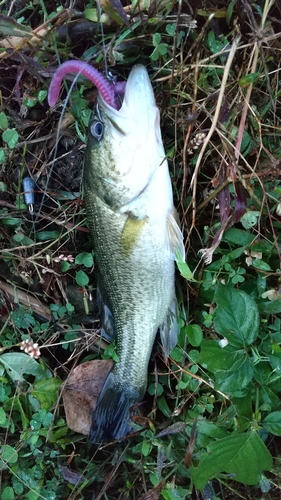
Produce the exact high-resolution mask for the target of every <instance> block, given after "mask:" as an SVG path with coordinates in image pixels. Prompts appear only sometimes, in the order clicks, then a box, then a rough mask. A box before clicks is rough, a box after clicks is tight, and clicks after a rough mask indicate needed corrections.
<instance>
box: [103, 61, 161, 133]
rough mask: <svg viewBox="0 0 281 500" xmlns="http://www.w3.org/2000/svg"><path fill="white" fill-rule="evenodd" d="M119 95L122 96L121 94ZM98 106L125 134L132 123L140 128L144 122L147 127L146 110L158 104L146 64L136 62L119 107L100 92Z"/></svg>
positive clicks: (114, 125) (116, 127) (115, 126)
mask: <svg viewBox="0 0 281 500" xmlns="http://www.w3.org/2000/svg"><path fill="white" fill-rule="evenodd" d="M119 96H120V98H121V94H120V95H119ZM119 96H118V97H119ZM98 106H99V107H100V108H101V109H102V110H103V111H104V113H105V114H106V116H107V118H108V119H109V121H110V122H111V124H112V125H113V127H114V128H115V129H117V130H118V131H119V132H121V133H122V134H124V135H126V134H127V131H129V130H131V128H132V124H135V125H137V127H138V128H139V127H140V126H141V125H142V123H143V126H144V127H145V126H146V125H145V123H146V122H147V120H148V119H149V117H148V116H147V113H146V112H145V111H146V110H149V109H151V108H152V107H155V106H156V105H155V97H154V92H153V89H152V86H151V82H150V79H149V76H148V73H147V70H146V68H145V66H143V65H141V64H136V65H135V66H133V68H132V69H131V71H130V74H129V77H128V80H127V83H126V88H125V94H124V97H123V101H122V103H121V105H120V107H119V109H115V108H113V107H112V106H110V104H108V103H107V102H106V101H105V100H104V99H103V98H102V96H101V95H100V94H98ZM129 127H130V129H129Z"/></svg>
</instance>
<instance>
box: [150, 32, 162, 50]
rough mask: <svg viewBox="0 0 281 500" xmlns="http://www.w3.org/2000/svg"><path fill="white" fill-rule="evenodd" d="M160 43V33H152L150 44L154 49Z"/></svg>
mask: <svg viewBox="0 0 281 500" xmlns="http://www.w3.org/2000/svg"><path fill="white" fill-rule="evenodd" d="M160 42H161V35H160V33H154V35H153V39H152V43H153V45H154V47H157V46H158V45H159V43H160Z"/></svg>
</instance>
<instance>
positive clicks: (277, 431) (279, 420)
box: [262, 411, 281, 436]
mask: <svg viewBox="0 0 281 500" xmlns="http://www.w3.org/2000/svg"><path fill="white" fill-rule="evenodd" d="M262 424H263V427H264V428H265V429H266V430H267V431H268V432H271V434H274V435H275V436H281V411H274V412H272V413H270V414H269V415H267V416H266V417H265V419H264V420H263V422H262Z"/></svg>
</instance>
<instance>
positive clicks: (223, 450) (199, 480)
mask: <svg viewBox="0 0 281 500" xmlns="http://www.w3.org/2000/svg"><path fill="white" fill-rule="evenodd" d="M271 467H272V457H271V455H270V453H269V451H268V449H267V448H266V446H265V444H264V442H263V441H262V439H261V438H260V437H259V435H258V434H257V433H256V432H255V431H251V432H249V433H247V434H238V435H235V434H233V435H230V436H228V437H226V438H223V439H219V440H217V441H214V442H212V443H211V444H210V445H209V446H208V447H207V453H203V454H202V455H201V457H200V459H199V465H198V467H191V468H190V475H191V477H192V479H193V481H194V484H195V486H196V488H198V489H200V490H202V489H203V488H204V486H205V485H206V484H207V482H208V481H209V480H210V479H212V478H214V477H217V476H218V474H220V473H221V472H227V473H228V474H231V475H232V476H233V479H234V480H235V481H238V482H240V483H243V484H248V485H256V484H257V483H258V482H259V481H260V478H261V474H262V472H263V471H264V470H270V469H271Z"/></svg>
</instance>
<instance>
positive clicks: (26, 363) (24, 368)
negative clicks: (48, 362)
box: [0, 352, 50, 382]
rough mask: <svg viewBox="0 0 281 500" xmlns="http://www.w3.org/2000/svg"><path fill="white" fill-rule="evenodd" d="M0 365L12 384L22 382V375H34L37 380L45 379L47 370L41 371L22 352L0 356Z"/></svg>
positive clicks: (35, 362)
mask: <svg viewBox="0 0 281 500" xmlns="http://www.w3.org/2000/svg"><path fill="white" fill-rule="evenodd" d="M0 364H2V365H3V366H4V368H5V370H6V373H7V375H9V377H10V378H11V379H12V380H13V382H23V381H24V377H23V375H34V377H35V378H36V379H37V380H42V379H43V378H46V376H48V374H49V373H50V372H49V370H47V369H43V368H42V366H41V365H40V364H39V363H38V361H36V360H35V359H33V358H31V357H30V356H29V355H28V354H25V353H23V352H10V353H6V354H2V355H1V356H0Z"/></svg>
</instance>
